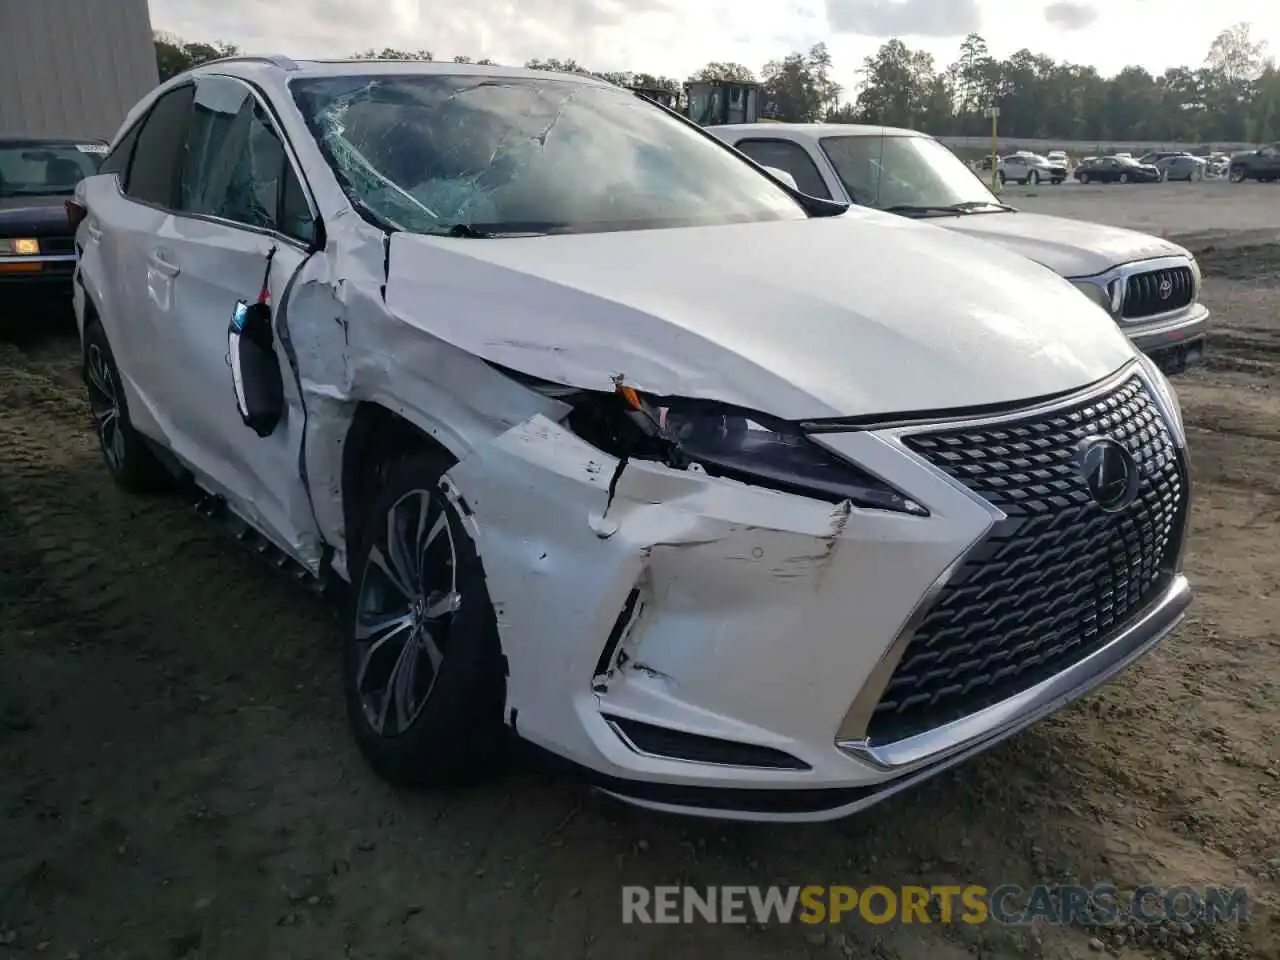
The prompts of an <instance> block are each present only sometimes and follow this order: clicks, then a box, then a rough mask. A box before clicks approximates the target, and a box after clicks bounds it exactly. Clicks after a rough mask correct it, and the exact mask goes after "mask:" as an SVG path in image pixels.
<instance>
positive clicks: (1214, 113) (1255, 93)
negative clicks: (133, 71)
mask: <svg viewBox="0 0 1280 960" xmlns="http://www.w3.org/2000/svg"><path fill="white" fill-rule="evenodd" d="M155 48H156V62H157V65H158V66H159V69H160V78H161V79H162V80H164V79H168V78H169V77H171V76H173V75H174V74H177V73H180V72H181V71H182V70H186V69H188V68H189V67H192V66H194V65H196V64H199V63H203V62H206V61H208V60H212V59H216V58H218V57H224V56H229V55H232V54H235V53H237V52H238V51H237V48H236V46H235V45H234V44H230V43H224V42H221V41H218V42H214V43H201V42H194V43H193V42H187V41H184V40H182V39H181V38H178V37H174V36H171V35H167V34H157V35H156V38H155ZM353 56H354V57H357V58H363V59H375V58H378V59H411V60H433V59H434V55H433V54H432V52H431V51H430V50H425V49H421V50H413V51H408V50H396V49H392V48H389V47H388V48H385V49H382V50H378V51H375V50H372V49H370V50H365V51H363V52H360V53H356V54H353ZM452 59H453V60H454V61H455V62H458V63H471V62H473V61H472V60H471V58H470V57H466V56H456V57H453V58H452ZM474 62H477V63H482V64H484V63H491V62H492V61H489V60H478V61H474ZM525 66H526V67H530V68H533V69H539V70H556V71H565V72H577V73H592V71H591V70H589V69H588V68H587V67H585V66H583V65H582V64H579V63H578V62H577V61H575V60H557V59H534V60H529V61H528V62H527V63H526V64H525ZM833 74H834V68H833V65H832V61H831V54H830V53H829V52H828V50H827V48H826V45H825V44H821V43H820V44H817V45H816V46H814V47H813V48H811V49H810V50H808V51H804V52H793V53H790V54H787V55H786V56H784V57H781V58H779V59H775V60H770V61H769V62H768V63H766V64H764V66H763V67H761V68H760V69H759V70H758V71H757V70H755V69H752V68H751V67H748V66H745V65H743V64H740V63H731V62H712V63H708V64H707V65H706V66H704V67H703V68H701V69H700V70H698V71H696V72H695V73H693V74H692V75H691V76H690V77H688V78H687V79H688V80H702V79H723V80H749V81H754V82H758V83H760V84H762V85H763V86H764V89H765V97H764V99H765V102H766V103H767V104H769V107H770V111H771V113H772V115H773V116H775V117H776V118H777V119H781V120H790V121H814V120H834V121H841V122H850V123H884V124H890V125H893V126H903V127H912V128H915V129H920V130H924V131H927V132H928V133H931V134H933V135H935V136H945V135H951V136H982V135H983V134H985V133H986V132H987V131H988V130H989V129H990V123H991V121H990V120H989V119H987V116H988V114H987V111H988V110H989V108H991V107H992V106H995V107H998V108H999V110H1000V132H1001V135H1002V136H1004V137H1022V138H1044V139H1050V138H1056V139H1062V140H1095V141H1099V142H1102V141H1109V140H1133V141H1156V142H1170V143H1172V142H1200V143H1215V142H1220V143H1236V142H1266V141H1272V140H1275V139H1277V138H1278V137H1280V70H1277V68H1276V64H1275V62H1274V60H1273V59H1271V58H1270V57H1268V56H1267V49H1266V44H1265V42H1263V41H1258V40H1255V39H1254V38H1253V36H1252V32H1251V28H1250V25H1249V24H1247V23H1239V24H1236V25H1235V26H1233V27H1230V28H1228V29H1227V30H1224V31H1223V32H1222V33H1221V34H1220V35H1219V36H1218V37H1217V38H1216V39H1215V40H1214V41H1213V43H1212V44H1211V45H1210V47H1209V50H1208V51H1207V52H1206V55H1205V59H1204V62H1203V63H1201V64H1200V65H1199V66H1185V67H1171V68H1169V69H1168V70H1166V71H1164V73H1162V74H1160V75H1158V76H1156V75H1153V74H1151V73H1149V72H1148V71H1147V70H1145V69H1144V68H1142V67H1136V66H1133V67H1126V68H1125V69H1123V70H1121V71H1120V72H1119V73H1118V74H1116V75H1115V76H1113V77H1105V76H1102V75H1101V74H1100V73H1099V72H1098V71H1097V70H1096V69H1095V68H1093V67H1088V66H1080V65H1078V64H1072V63H1066V62H1060V61H1056V60H1054V59H1053V58H1051V57H1047V56H1045V55H1043V54H1037V53H1032V52H1031V51H1030V50H1026V49H1023V50H1019V51H1017V52H1016V53H1014V54H1012V55H1011V56H1009V57H1007V58H1005V59H999V58H997V57H994V56H992V55H991V53H990V51H989V50H988V48H987V43H986V41H985V40H984V39H983V38H982V37H981V36H979V35H978V34H976V33H975V34H970V35H969V36H968V37H966V38H965V39H964V41H963V42H962V43H961V44H960V49H959V52H958V56H957V57H956V59H955V61H954V62H953V63H951V64H948V65H946V66H940V65H938V64H937V63H936V62H935V61H934V58H933V56H932V55H930V54H929V53H927V52H925V51H923V50H912V49H911V48H910V47H908V46H907V45H906V44H905V43H903V42H902V41H901V40H896V39H895V40H889V41H888V42H887V43H885V44H883V45H882V46H881V47H880V49H879V50H877V51H876V52H875V53H874V54H873V55H871V56H869V57H867V58H866V59H865V61H864V62H863V65H862V69H861V70H860V71H859V73H858V76H857V77H856V79H855V82H854V83H853V84H851V85H849V86H848V87H845V86H842V85H841V84H840V83H838V82H837V81H836V79H835V77H834V76H833ZM594 75H595V76H599V77H602V78H603V79H605V80H608V81H610V82H612V83H617V84H619V85H622V86H629V87H644V88H647V89H654V90H666V91H669V92H670V93H671V94H673V95H674V96H676V97H677V98H681V97H682V96H683V90H684V81H681V80H679V79H677V78H675V77H669V76H663V75H660V74H654V73H646V72H643V71H634V72H633V71H626V72H601V73H595V74H594Z"/></svg>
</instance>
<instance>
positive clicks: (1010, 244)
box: [707, 123, 1209, 373]
mask: <svg viewBox="0 0 1280 960" xmlns="http://www.w3.org/2000/svg"><path fill="white" fill-rule="evenodd" d="M707 132H708V133H711V134H713V135H714V136H717V137H719V138H720V139H722V140H724V141H725V142H726V143H729V144H731V145H732V146H735V147H737V148H738V149H739V150H741V151H742V152H743V153H745V154H746V155H747V156H749V157H751V158H752V159H753V160H755V161H756V162H757V163H759V164H762V165H764V166H768V167H773V168H776V169H780V170H786V171H787V172H788V173H790V174H791V175H792V178H793V179H794V180H795V181H796V183H797V184H798V185H799V187H800V190H801V191H803V192H804V193H807V194H809V195H811V196H815V197H821V198H824V199H833V200H838V201H840V202H842V203H843V202H853V203H857V204H860V205H862V206H866V207H875V208H877V209H880V210H887V211H890V212H892V213H897V214H900V215H902V216H906V217H913V218H916V219H920V220H927V221H929V222H930V223H933V224H936V225H938V226H941V227H946V228H947V229H949V230H955V231H957V232H960V233H967V234H969V235H970V236H974V237H979V238H981V239H984V240H989V241H991V242H992V243H996V244H999V245H1000V246H1003V247H1005V248H1006V249H1008V250H1012V251H1014V252H1015V253H1019V254H1022V255H1023V256H1025V257H1028V258H1030V259H1032V260H1035V261H1037V262H1038V263H1041V264H1043V265H1044V266H1046V267H1048V268H1049V269H1051V270H1053V271H1055V272H1056V273H1058V274H1060V275H1062V276H1063V277H1066V278H1067V279H1068V280H1070V281H1071V282H1072V283H1074V284H1076V285H1077V287H1078V288H1079V289H1080V290H1081V292H1083V293H1084V294H1085V295H1086V296H1088V297H1089V299H1091V300H1093V301H1094V302H1095V303H1097V304H1098V305H1099V306H1101V307H1102V308H1103V309H1104V310H1106V311H1107V313H1108V314H1109V315H1110V316H1111V317H1112V319H1113V320H1115V322H1116V323H1117V324H1118V325H1119V327H1120V329H1122V330H1123V331H1124V332H1125V333H1126V334H1127V335H1128V336H1129V337H1130V339H1131V340H1133V342H1134V343H1135V344H1137V345H1138V347H1140V348H1141V349H1142V350H1144V351H1145V352H1146V353H1148V354H1150V355H1151V356H1152V357H1154V358H1155V359H1156V360H1157V362H1159V363H1160V364H1161V365H1162V366H1163V367H1164V368H1165V369H1166V371H1168V372H1173V373H1176V372H1178V371H1180V370H1182V369H1184V368H1185V367H1186V366H1188V365H1190V364H1195V363H1198V362H1200V360H1201V359H1202V358H1203V355H1204V346H1205V333H1206V329H1207V326H1208V320H1209V311H1208V310H1207V309H1206V308H1205V307H1204V305H1203V304H1201V303H1200V302H1199V293H1200V269H1199V267H1198V266H1197V265H1196V262H1195V259H1194V258H1193V257H1192V256H1191V254H1190V253H1188V252H1187V250H1186V249H1185V248H1183V247H1180V246H1178V245H1177V244H1174V243H1170V242H1169V241H1167V240H1164V239H1161V238H1159V237H1153V236H1150V235H1149V234H1145V233H1138V232H1135V231H1132V230H1121V229H1117V228H1115V227H1107V226H1102V225H1101V224H1096V223H1085V222H1083V221H1080V220H1068V219H1064V218H1060V217H1046V216H1041V215H1040V214H1033V213H1023V212H1021V211H1018V210H1015V209H1014V208H1013V207H1011V206H1009V205H1007V204H1004V203H1001V202H1000V201H999V199H997V197H996V196H995V195H994V194H992V192H991V191H990V190H989V189H988V188H987V187H986V185H985V184H984V182H983V181H982V180H981V179H979V178H978V177H977V176H976V175H975V174H974V173H973V171H972V170H970V169H969V168H968V167H966V166H965V165H964V164H963V163H961V162H960V161H959V160H957V159H956V158H955V156H954V155H953V154H952V153H951V152H950V151H949V150H948V149H947V148H946V147H944V146H943V145H942V144H940V143H938V142H937V141H936V140H934V139H933V138H932V137H929V136H927V135H925V134H923V133H918V132H916V131H914V130H901V129H896V128H892V127H872V126H862V125H856V124H836V123H830V124H822V123H818V124H804V123H788V124H730V125H726V126H715V127H708V128H707Z"/></svg>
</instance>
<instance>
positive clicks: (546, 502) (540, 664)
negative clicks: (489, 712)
mask: <svg viewBox="0 0 1280 960" xmlns="http://www.w3.org/2000/svg"><path fill="white" fill-rule="evenodd" d="M616 465H617V461H616V460H615V459H614V458H613V457H611V456H609V455H607V454H604V453H602V452H600V451H599V450H596V449H595V448H593V447H591V446H589V445H588V444H586V443H585V442H584V441H583V440H581V439H580V438H578V437H577V436H576V435H574V434H573V433H571V432H570V431H568V430H567V429H566V428H564V427H563V426H561V425H560V424H558V423H556V422H553V421H552V420H550V419H549V418H546V417H543V416H540V415H539V416H534V417H532V418H530V419H529V420H527V421H525V422H523V423H520V424H517V425H515V426H513V427H511V428H510V429H508V430H507V431H505V432H504V433H503V434H501V435H500V436H498V437H497V438H495V439H494V440H493V441H492V442H490V443H488V444H485V445H484V446H483V447H478V448H476V449H475V450H474V451H473V452H472V455H471V456H470V457H468V458H467V459H466V460H464V461H462V462H461V463H459V464H458V465H456V466H455V467H454V468H453V469H452V470H451V471H450V472H449V474H448V480H449V482H450V483H451V484H452V485H453V486H454V487H456V488H457V489H458V490H461V491H463V493H464V494H465V496H466V499H467V502H468V504H469V505H470V506H471V508H472V509H473V510H474V521H475V528H474V529H475V532H476V536H477V538H478V541H479V546H480V552H481V555H482V557H483V559H484V563H485V569H486V575H487V577H488V583H489V593H490V597H491V599H492V601H493V603H494V605H495V608H496V610H497V615H498V624H499V630H500V634H501V638H502V643H503V648H504V652H505V654H506V657H507V660H508V663H509V666H510V675H509V677H508V681H507V684H508V687H507V696H508V708H509V716H510V713H511V711H515V712H516V715H517V717H518V729H519V732H520V733H521V734H522V735H523V736H525V737H527V738H529V739H531V740H533V741H534V742H538V743H541V744H543V745H545V746H548V747H551V748H553V749H555V750H556V751H557V752H561V753H565V752H567V753H569V754H570V755H571V757H572V758H573V759H575V760H578V761H579V762H582V763H585V764H587V765H588V766H591V767H593V768H595V769H598V770H603V771H604V772H608V773H612V774H614V775H620V776H636V775H638V774H639V773H643V775H644V776H646V777H654V778H656V779H659V780H661V779H663V777H664V776H666V777H670V778H674V777H675V776H676V775H677V772H676V771H674V770H673V769H672V767H673V764H674V765H675V766H677V767H682V768H683V769H679V770H678V775H679V776H680V777H683V778H686V779H687V778H688V777H689V776H690V775H691V774H690V770H689V767H688V765H687V764H679V763H678V761H670V760H662V759H657V758H648V757H641V756H639V755H637V754H634V753H632V752H630V751H628V750H627V748H626V747H625V746H624V745H623V744H622V743H621V741H620V740H619V739H618V738H617V737H616V736H615V735H614V734H613V733H612V731H611V730H610V729H609V728H608V726H607V724H606V723H605V722H604V720H603V719H602V718H601V713H602V712H608V713H612V714H614V715H618V716H623V717H631V718H634V719H638V720H646V721H648V722H657V723H660V724H664V725H668V726H676V727H678V728H680V729H684V730H687V731H689V732H695V733H700V734H702V735H705V736H719V737H724V738H729V739H737V740H744V741H748V742H754V743H757V744H761V745H767V746H774V747H776V748H778V749H782V750H786V751H788V752H791V753H793V755H796V756H799V757H801V758H802V759H804V760H806V761H808V762H809V763H810V764H811V765H812V766H813V767H814V769H813V771H811V773H810V774H808V776H810V777H811V778H812V782H814V783H821V782H824V780H826V781H827V782H831V783H835V782H840V780H841V778H844V779H845V780H847V777H848V769H847V767H848V761H847V760H845V759H844V758H839V759H837V758H835V757H834V756H832V755H834V754H835V752H836V751H835V750H834V747H833V748H832V749H831V750H830V751H829V752H827V751H824V752H823V753H822V755H815V753H814V746H813V745H814V744H820V743H823V742H826V743H831V742H832V740H833V739H834V737H833V735H834V731H835V729H836V727H837V725H838V724H839V722H840V720H841V718H842V716H843V715H844V713H845V711H846V710H847V708H848V706H849V704H850V702H851V701H852V699H853V697H854V695H855V693H856V692H857V690H858V688H859V686H860V685H861V683H862V681H863V680H864V679H865V678H866V676H867V675H868V674H869V673H870V671H871V669H872V667H873V666H874V665H875V663H876V662H877V661H878V659H879V658H880V656H881V654H882V653H883V652H884V649H885V647H886V646H887V645H888V643H889V642H890V641H891V640H892V638H893V637H894V636H895V635H896V634H897V632H898V630H899V628H900V627H901V625H902V623H903V622H904V621H905V620H906V618H907V617H908V616H909V614H910V613H911V610H912V609H913V607H914V604H915V602H916V601H917V600H918V598H919V597H920V596H922V595H923V594H925V593H926V592H927V588H928V586H929V584H930V582H931V581H932V580H933V578H934V577H936V576H937V575H938V573H939V572H940V571H941V570H943V569H945V568H946V567H947V565H948V564H949V563H950V562H951V561H952V560H953V559H954V558H955V556H956V555H957V554H958V552H959V551H960V549H962V548H963V546H964V545H966V544H967V542H969V540H971V539H973V538H976V537H977V536H978V535H979V534H980V533H981V532H982V531H983V530H985V528H986V525H987V524H988V523H989V517H988V516H987V514H986V513H985V512H984V511H983V510H981V509H980V508H978V507H977V506H976V505H975V504H973V502H972V501H970V500H968V499H967V498H964V497H956V498H955V499H953V500H947V499H946V494H945V492H942V493H940V495H939V496H940V498H941V499H935V501H934V502H935V503H941V504H942V509H943V510H944V511H946V512H948V513H950V512H951V511H952V510H954V511H955V517H956V519H957V521H958V523H959V525H960V526H961V527H962V528H963V529H964V531H965V532H964V534H963V537H964V538H965V542H964V543H958V542H957V540H956V533H957V530H956V526H955V525H954V524H948V523H937V522H933V521H934V520H936V519H937V516H938V515H937V514H935V517H934V518H931V519H929V520H920V519H917V518H904V517H903V516H902V515H887V514H883V513H880V512H878V511H868V510H861V509H858V508H854V507H852V506H851V505H849V504H848V503H845V504H830V503H823V502H820V501H816V500H810V499H807V498H801V497H796V496H791V495H787V494H782V493H776V492H773V491H770V490H766V489H763V488H758V487H754V486H749V485H746V484H743V483H739V482H736V481H732V480H726V479H722V478H717V477H713V476H710V475H707V474H705V473H701V472H698V471H687V470H678V469H672V468H669V467H666V466H664V465H662V464H659V463H654V462H648V461H639V460H632V461H629V462H628V463H627V465H626V467H625V468H624V469H623V471H622V473H621V477H620V479H619V481H618V484H617V487H616V490H615V495H614V499H613V501H612V503H610V504H609V505H608V508H607V518H608V519H610V520H611V521H612V522H613V524H614V525H615V527H616V529H615V530H614V532H612V533H611V535H609V536H601V535H600V533H599V531H598V529H597V528H598V527H599V519H600V517H601V515H602V514H605V509H606V503H607V502H608V486H609V480H610V477H611V475H612V473H613V471H614V468H615V467H616ZM633 590H638V591H639V593H640V596H641V602H640V603H638V604H628V596H629V595H630V594H631V593H632V591H633ZM895 598H897V599H899V600H900V603H898V604H896V605H895V603H894V602H893V601H894V599H895ZM624 611H629V616H630V620H631V622H629V623H625V624H621V625H620V626H622V627H623V636H622V640H621V642H620V643H619V644H618V645H617V648H616V650H615V651H614V653H613V655H612V656H610V657H609V658H608V662H607V663H606V664H605V668H604V670H603V671H601V670H599V669H598V667H599V666H600V664H599V663H598V661H599V659H600V657H601V654H602V651H603V650H605V648H606V641H607V640H608V638H609V636H610V634H611V632H612V631H613V630H614V627H615V622H616V621H618V619H619V616H620V614H623V612H624ZM625 616H626V614H624V617H625ZM566 691H568V694H569V695H568V696H566ZM799 703H804V704H806V705H807V708H806V709H803V710H801V709H797V704H799ZM814 704H820V705H821V708H820V709H816V710H815V709H812V707H813V705H814ZM748 718H749V719H748ZM828 753H829V754H831V755H828ZM834 764H839V765H840V767H841V770H840V771H839V772H837V771H836V770H835V768H834V766H833V765H834ZM775 773H776V772H775ZM788 775H791V776H797V775H798V774H795V773H793V772H789V774H788ZM721 776H723V773H721ZM754 776H756V774H755V773H753V772H752V771H743V773H742V777H743V783H744V784H749V783H752V782H754V781H753V777H754Z"/></svg>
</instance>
